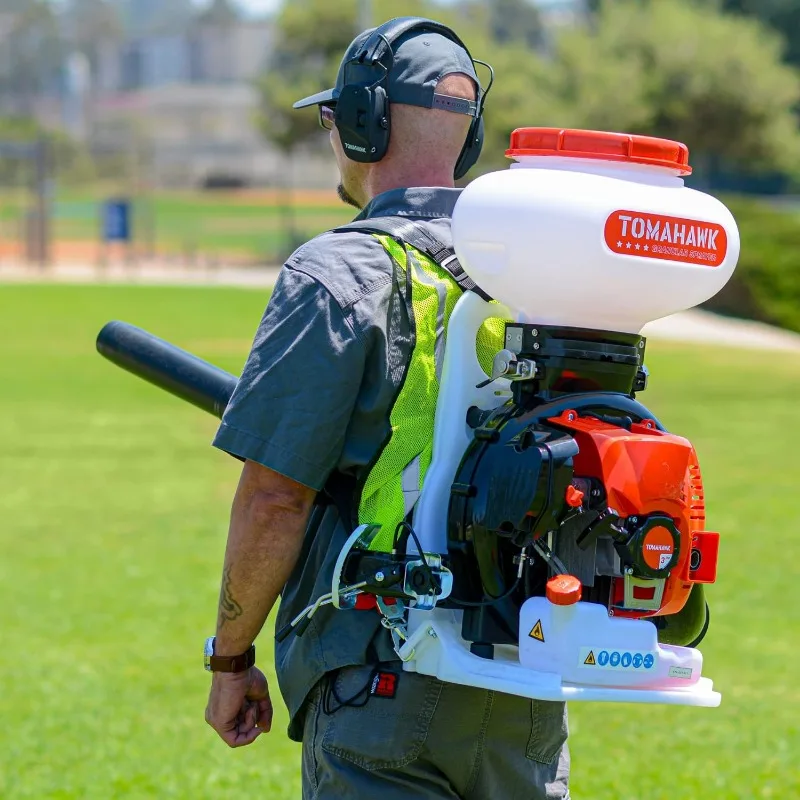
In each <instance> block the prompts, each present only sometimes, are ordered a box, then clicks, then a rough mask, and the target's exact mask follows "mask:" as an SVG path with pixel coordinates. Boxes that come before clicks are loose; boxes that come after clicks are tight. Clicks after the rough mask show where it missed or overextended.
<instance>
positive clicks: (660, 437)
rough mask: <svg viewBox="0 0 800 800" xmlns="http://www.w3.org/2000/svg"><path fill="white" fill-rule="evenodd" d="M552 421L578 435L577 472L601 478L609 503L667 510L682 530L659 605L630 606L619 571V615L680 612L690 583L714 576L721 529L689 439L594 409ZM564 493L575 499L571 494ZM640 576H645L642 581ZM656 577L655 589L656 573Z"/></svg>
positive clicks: (629, 514) (639, 511)
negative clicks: (714, 527) (713, 524)
mask: <svg viewBox="0 0 800 800" xmlns="http://www.w3.org/2000/svg"><path fill="white" fill-rule="evenodd" d="M548 422H550V423H551V424H553V425H555V426H557V427H559V428H562V429H566V430H568V431H569V432H570V433H571V435H572V436H573V437H574V438H575V441H576V442H577V444H578V447H579V448H580V452H579V453H578V455H576V456H575V457H574V475H575V477H576V478H578V477H585V478H590V479H594V480H595V481H599V482H600V483H602V485H603V487H604V488H605V492H606V497H607V503H608V507H609V508H612V509H614V511H616V513H617V514H618V515H619V516H620V518H621V519H627V520H631V519H632V518H637V519H642V518H646V517H648V516H650V515H662V516H668V517H669V518H671V519H672V522H673V523H674V525H675V527H676V528H677V530H678V532H679V536H680V547H679V555H678V561H677V564H676V565H675V566H674V567H673V568H672V569H671V571H670V573H669V576H668V577H667V578H666V579H665V581H664V585H663V594H662V597H661V602H660V607H659V608H658V609H653V610H641V609H631V608H626V607H625V605H624V602H623V601H624V579H623V578H615V579H614V580H613V582H612V591H611V598H610V602H609V607H610V609H613V612H614V614H615V615H616V616H622V617H650V616H657V615H666V614H676V613H678V612H679V611H680V610H681V609H682V608H683V606H684V605H685V603H686V601H687V599H688V597H689V593H690V591H691V588H692V585H693V584H695V583H713V582H714V581H715V580H716V571H717V554H718V550H719V534H718V533H715V532H711V531H706V530H705V529H704V528H705V500H704V493H703V480H702V477H701V474H700V467H699V465H698V460H697V454H696V452H695V449H694V447H693V446H692V444H691V442H689V440H688V439H685V438H684V437H682V436H677V435H675V434H672V433H667V432H665V431H662V430H659V429H658V428H657V426H656V424H655V422H653V421H652V420H642V422H641V423H634V424H632V425H631V427H630V430H628V429H627V428H622V427H619V426H617V425H613V424H611V423H608V422H605V421H603V420H600V419H597V418H594V417H585V416H584V417H579V416H578V415H577V414H576V413H575V412H574V411H569V410H567V411H565V412H564V413H563V414H560V415H559V416H557V417H551V418H550V419H549V420H548ZM567 501H568V502H574V501H573V500H571V498H570V497H568V499H567ZM656 538H657V537H656ZM646 541H647V540H646ZM645 546H646V547H651V548H652V549H653V550H659V549H661V550H663V549H666V546H659V545H647V544H646V545H645ZM670 548H671V545H670ZM642 583H646V582H642V581H639V584H642ZM652 583H653V584H654V586H653V589H652V591H653V592H654V591H655V583H656V581H652ZM638 590H639V591H648V587H647V586H641V585H640V586H639V587H638ZM652 596H654V595H651V597H652Z"/></svg>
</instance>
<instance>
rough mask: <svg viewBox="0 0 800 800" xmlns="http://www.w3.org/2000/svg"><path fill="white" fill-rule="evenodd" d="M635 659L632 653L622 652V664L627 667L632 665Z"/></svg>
mask: <svg viewBox="0 0 800 800" xmlns="http://www.w3.org/2000/svg"><path fill="white" fill-rule="evenodd" d="M632 661H633V656H632V655H631V654H630V653H623V654H622V666H623V667H625V668H626V669H627V668H628V667H629V666H630V665H631V662H632Z"/></svg>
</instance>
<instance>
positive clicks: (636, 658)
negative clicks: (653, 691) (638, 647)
mask: <svg viewBox="0 0 800 800" xmlns="http://www.w3.org/2000/svg"><path fill="white" fill-rule="evenodd" d="M642 661H643V659H642V654H641V653H634V655H633V666H634V667H635V668H636V669H639V667H641V666H642Z"/></svg>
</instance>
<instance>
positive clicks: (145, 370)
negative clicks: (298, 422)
mask: <svg viewBox="0 0 800 800" xmlns="http://www.w3.org/2000/svg"><path fill="white" fill-rule="evenodd" d="M97 351H98V352H99V353H100V355H102V356H104V357H105V358H107V359H108V360H109V361H112V362H113V363H114V364H116V365H117V366H118V367H122V368H123V369H125V370H128V372H132V373H133V374H134V375H137V376H138V377H140V378H144V380H146V381H149V382H150V383H152V384H155V385H156V386H158V387H159V388H160V389H164V390H165V391H167V392H169V393H170V394H174V395H175V396H176V397H180V399H181V400H185V401H186V402H187V403H191V404H192V405H195V406H197V407H198V408H202V409H203V411H207V412H208V413H209V414H213V415H214V416H215V417H218V418H220V419H221V418H222V415H223V413H224V412H225V408H226V407H227V405H228V401H229V400H230V399H231V395H232V394H233V390H234V389H235V388H236V384H237V382H238V379H237V378H236V376H235V375H231V374H230V372H225V370H223V369H220V368H219V367H215V366H214V365H213V364H209V363H208V361H203V359H201V358H198V357H197V356H194V355H192V354H191V353H187V352H186V351H185V350H181V348H180V347H176V346H175V345H174V344H170V343H169V342H165V341H164V340H163V339H159V338H158V337H157V336H153V334H152V333H148V332H147V331H145V330H142V329H141V328H137V327H136V326H134V325H129V324H128V323H127V322H116V321H115V322H109V323H108V324H107V325H105V326H104V327H103V329H102V330H101V331H100V333H99V334H98V335H97Z"/></svg>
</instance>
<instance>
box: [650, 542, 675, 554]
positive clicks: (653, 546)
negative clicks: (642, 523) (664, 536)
mask: <svg viewBox="0 0 800 800" xmlns="http://www.w3.org/2000/svg"><path fill="white" fill-rule="evenodd" d="M644 547H645V550H657V551H660V552H665V553H671V552H672V545H671V544H646V545H645V546H644Z"/></svg>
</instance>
